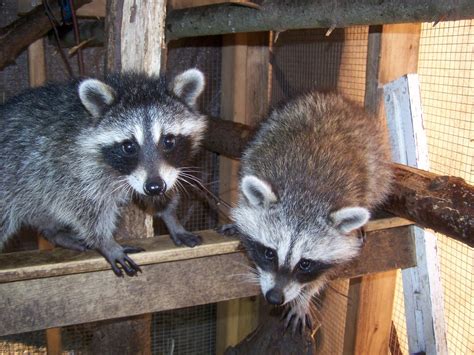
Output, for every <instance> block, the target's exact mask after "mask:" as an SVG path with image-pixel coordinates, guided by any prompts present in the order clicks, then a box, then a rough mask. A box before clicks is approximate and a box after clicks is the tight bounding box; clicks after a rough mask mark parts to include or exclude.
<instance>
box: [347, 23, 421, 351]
mask: <svg viewBox="0 0 474 355" xmlns="http://www.w3.org/2000/svg"><path fill="white" fill-rule="evenodd" d="M420 29H421V25H420V24H401V25H384V26H383V28H382V33H381V35H380V34H378V33H377V31H371V32H370V34H369V53H368V54H369V55H368V57H367V68H368V69H369V71H368V74H370V73H374V70H373V67H374V66H375V68H377V63H379V64H378V76H377V78H374V76H373V77H372V78H370V77H368V79H369V80H367V82H366V91H367V93H368V94H370V95H373V94H374V93H376V95H377V99H376V100H374V98H373V96H370V97H368V96H366V106H367V109H369V110H370V111H374V112H377V119H384V113H383V106H382V105H380V104H379V99H380V97H381V96H380V93H379V92H378V90H377V89H374V88H379V87H381V86H382V85H383V84H386V83H388V82H390V81H392V80H394V79H396V78H398V77H400V76H402V75H404V74H407V73H412V72H416V70H417V65H418V47H419V39H420ZM370 41H372V43H370ZM378 41H380V42H378ZM377 48H380V52H379V53H377V51H378V49H377ZM374 79H376V81H375V82H374ZM396 276H397V271H396V270H393V271H388V272H384V273H379V274H374V275H369V276H365V277H362V278H358V279H355V280H351V287H350V290H349V297H350V298H351V305H350V306H349V307H348V315H347V323H346V335H345V339H344V343H345V344H344V353H345V354H352V353H354V354H385V353H387V352H388V349H389V340H390V329H391V324H392V310H393V298H394V294H395V284H396Z"/></svg>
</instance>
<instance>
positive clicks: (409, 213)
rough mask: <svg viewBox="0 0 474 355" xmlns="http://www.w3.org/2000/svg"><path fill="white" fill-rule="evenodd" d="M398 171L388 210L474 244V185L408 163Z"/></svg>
mask: <svg viewBox="0 0 474 355" xmlns="http://www.w3.org/2000/svg"><path fill="white" fill-rule="evenodd" d="M394 171H395V183H394V187H393V193H392V195H391V196H390V199H389V202H388V203H387V205H386V210H387V211H390V212H391V213H393V214H395V215H397V216H400V217H404V218H408V219H410V220H412V221H414V222H416V224H419V225H420V226H422V227H425V228H430V229H433V230H435V231H437V232H440V233H443V234H446V235H447V236H450V237H452V238H454V239H457V240H459V241H461V242H463V243H464V244H467V245H469V246H470V247H474V186H472V185H470V184H468V183H467V182H466V181H464V180H463V179H461V178H459V177H454V176H440V175H437V174H434V173H431V172H428V171H424V170H419V169H415V168H411V167H408V166H405V165H398V164H395V165H394Z"/></svg>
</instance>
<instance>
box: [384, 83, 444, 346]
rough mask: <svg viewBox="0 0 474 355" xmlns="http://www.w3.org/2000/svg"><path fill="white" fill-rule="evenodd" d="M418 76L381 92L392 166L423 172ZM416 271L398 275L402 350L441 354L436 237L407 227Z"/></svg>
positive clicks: (424, 152)
mask: <svg viewBox="0 0 474 355" xmlns="http://www.w3.org/2000/svg"><path fill="white" fill-rule="evenodd" d="M420 96H421V95H420V87H419V81H418V76H417V75H416V74H408V75H406V76H403V77H401V78H400V79H397V80H395V81H393V82H391V83H389V84H387V85H385V87H384V104H385V110H386V113H387V120H388V125H389V127H390V129H389V131H390V137H391V141H392V156H393V160H394V161H396V162H398V163H402V164H406V165H409V166H412V167H416V168H420V169H426V170H428V169H429V159H428V143H427V141H426V134H425V131H424V127H423V117H422V109H421V97H420ZM411 232H412V233H413V235H414V239H415V243H416V258H417V266H416V267H412V268H408V269H405V270H402V277H403V293H404V298H405V315H406V322H407V334H408V348H409V351H410V353H411V354H415V353H426V354H447V353H448V343H447V340H446V324H445V319H444V298H443V289H442V286H441V275H440V268H439V260H438V254H437V246H436V236H435V235H434V234H433V233H431V232H428V231H425V230H423V228H420V227H417V226H413V227H411Z"/></svg>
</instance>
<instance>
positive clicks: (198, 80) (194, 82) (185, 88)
mask: <svg viewBox="0 0 474 355" xmlns="http://www.w3.org/2000/svg"><path fill="white" fill-rule="evenodd" d="M172 90H173V93H174V94H175V95H176V96H178V97H180V98H182V99H183V100H184V102H186V103H187V104H188V105H189V106H191V107H194V106H195V105H196V100H197V98H198V97H199V95H201V93H202V91H203V90H204V74H203V73H202V72H201V71H200V70H198V69H189V70H186V71H185V72H183V73H181V74H179V75H178V76H176V78H174V81H173V87H172Z"/></svg>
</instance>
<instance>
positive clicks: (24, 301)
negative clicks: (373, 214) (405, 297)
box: [0, 218, 415, 335]
mask: <svg viewBox="0 0 474 355" xmlns="http://www.w3.org/2000/svg"><path fill="white" fill-rule="evenodd" d="M384 222H386V223H384ZM409 224H411V222H409V221H407V220H405V219H401V218H395V219H393V218H392V219H387V220H385V221H377V222H376V223H375V224H373V225H372V224H371V223H369V225H368V230H369V232H368V236H367V242H366V245H365V247H364V249H363V251H362V254H361V256H360V258H358V259H357V260H355V261H353V262H352V263H350V264H348V265H346V266H345V267H343V268H341V270H340V274H339V275H340V277H354V276H358V275H362V274H367V273H371V272H378V271H384V270H391V269H395V268H406V267H411V266H413V265H415V258H414V249H413V241H412V239H411V236H410V234H409V233H407V232H408V230H407V228H408V227H407V225H409ZM385 226H388V227H389V229H385ZM374 228H375V229H374ZM200 233H201V235H202V236H203V237H204V243H203V245H201V246H198V247H195V248H193V249H190V248H178V247H175V246H174V245H173V244H172V242H171V241H170V240H169V238H168V237H165V236H160V237H155V238H147V239H137V240H133V241H130V242H131V244H133V245H137V246H142V247H145V248H146V249H147V251H146V252H143V253H140V254H136V255H135V256H134V260H135V261H136V262H137V263H139V264H140V265H141V267H142V269H143V273H142V274H140V275H138V276H137V277H131V278H130V277H127V278H117V277H116V276H115V275H114V274H113V273H112V271H111V270H110V269H109V266H108V265H107V263H106V262H105V261H104V260H103V258H102V257H101V256H100V255H98V254H97V253H95V252H87V253H79V252H74V251H70V250H64V249H60V248H58V249H54V250H52V251H29V252H19V253H11V254H0V265H1V266H0V309H2V312H1V313H0V335H7V334H15V333H21V332H27V331H33V330H39V329H45V328H51V327H60V326H66V325H71V324H79V323H86V322H93V321H97V320H102V319H114V318H120V317H128V316H133V315H138V314H145V313H150V312H157V311H163V310H168V309H174V308H181V307H187V306H192V305H199V304H206V303H212V302H219V301H224V300H229V299H234V298H241V297H249V296H253V295H258V294H259V292H260V290H259V289H258V287H257V286H256V285H252V284H246V283H243V282H242V280H241V279H239V276H235V275H238V274H242V273H245V272H247V271H248V270H247V265H248V259H247V257H246V256H245V254H244V253H243V252H242V251H241V249H240V248H239V242H238V241H237V240H235V239H228V238H224V237H222V236H219V235H217V234H216V233H215V232H213V231H202V232H200Z"/></svg>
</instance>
